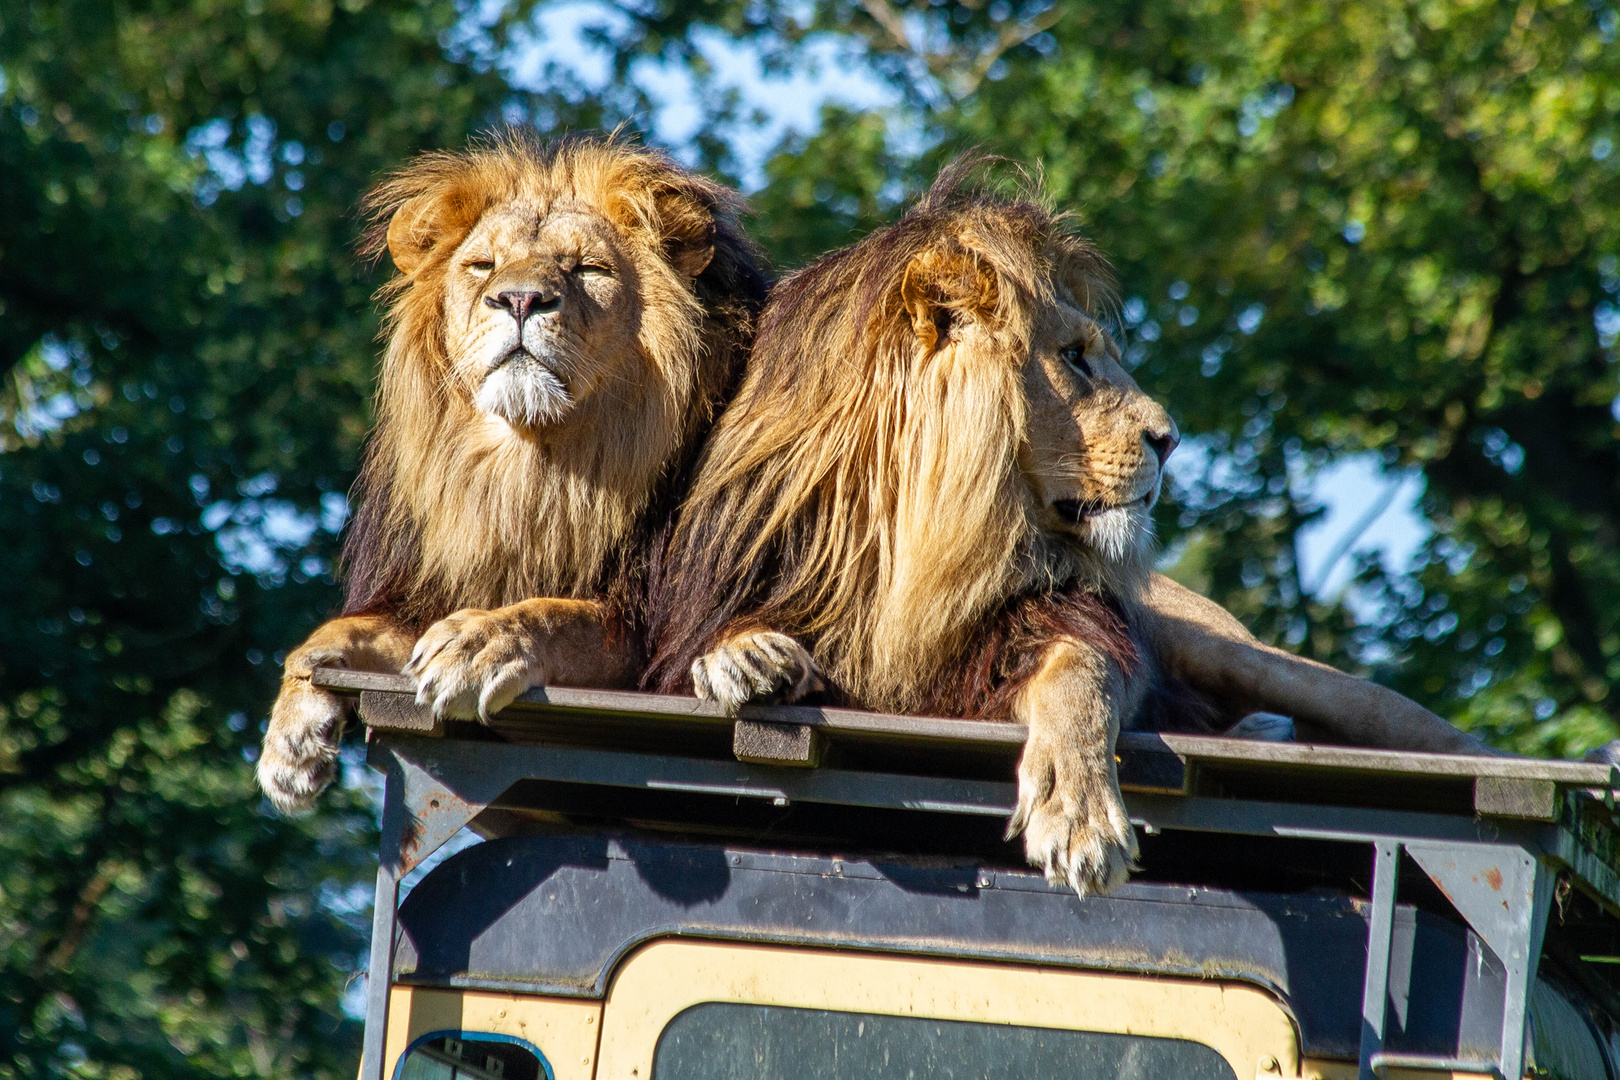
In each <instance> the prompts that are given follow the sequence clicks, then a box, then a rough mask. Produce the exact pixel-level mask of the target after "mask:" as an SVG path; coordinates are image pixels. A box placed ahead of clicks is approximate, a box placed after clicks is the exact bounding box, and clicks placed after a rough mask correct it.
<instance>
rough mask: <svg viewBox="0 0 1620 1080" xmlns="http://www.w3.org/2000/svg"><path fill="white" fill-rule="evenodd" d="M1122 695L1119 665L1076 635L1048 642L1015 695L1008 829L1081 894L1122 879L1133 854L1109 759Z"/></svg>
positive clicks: (1032, 857) (1054, 878)
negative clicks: (1019, 729)
mask: <svg viewBox="0 0 1620 1080" xmlns="http://www.w3.org/2000/svg"><path fill="white" fill-rule="evenodd" d="M1125 695H1126V685H1125V677H1124V676H1123V675H1122V674H1121V673H1120V672H1119V671H1118V669H1117V668H1115V667H1113V666H1112V665H1111V664H1109V663H1108V662H1107V661H1106V660H1105V659H1104V658H1103V657H1101V656H1099V655H1097V654H1096V653H1094V652H1093V651H1092V650H1090V649H1088V648H1086V647H1085V646H1083V645H1081V644H1079V643H1077V642H1073V641H1060V642H1057V643H1055V644H1053V645H1050V646H1048V647H1047V650H1046V654H1045V656H1044V657H1042V660H1041V665H1040V668H1039V669H1038V670H1037V671H1036V673H1035V675H1034V677H1033V678H1031V679H1030V681H1029V683H1028V684H1027V685H1026V686H1025V687H1024V688H1023V690H1022V691H1021V692H1020V693H1019V695H1018V698H1017V700H1016V701H1015V702H1014V704H1013V717H1014V719H1017V720H1021V721H1023V722H1024V723H1026V724H1028V725H1029V739H1028V741H1027V742H1025V744H1024V753H1023V756H1022V757H1020V758H1019V761H1018V806H1017V809H1015V810H1014V811H1013V816H1012V819H1011V820H1010V821H1009V822H1008V823H1007V836H1008V838H1009V839H1010V838H1011V837H1013V836H1016V835H1017V834H1018V833H1019V832H1020V831H1021V832H1023V834H1024V854H1025V855H1026V856H1027V857H1028V858H1029V861H1030V863H1031V864H1032V865H1034V866H1038V867H1040V868H1041V870H1042V871H1043V872H1044V873H1045V874H1046V879H1047V880H1048V881H1050V882H1052V883H1053V884H1058V883H1060V882H1066V883H1067V884H1068V885H1069V887H1070V888H1072V889H1074V891H1075V892H1076V893H1078V894H1079V895H1080V896H1085V895H1086V894H1087V893H1088V892H1097V893H1107V892H1109V891H1111V890H1112V889H1114V888H1116V887H1117V886H1119V885H1121V884H1123V883H1124V881H1125V879H1126V878H1127V877H1128V876H1129V875H1130V871H1131V870H1132V869H1133V868H1134V864H1135V861H1136V855H1137V846H1136V832H1135V830H1134V829H1132V828H1131V822H1130V819H1129V818H1128V817H1127V816H1126V814H1125V800H1124V798H1123V796H1121V795H1120V791H1119V773H1118V770H1117V768H1116V766H1115V762H1114V741H1115V739H1116V738H1117V737H1118V735H1119V717H1120V713H1121V711H1122V708H1123V706H1124V705H1125V701H1124V698H1125Z"/></svg>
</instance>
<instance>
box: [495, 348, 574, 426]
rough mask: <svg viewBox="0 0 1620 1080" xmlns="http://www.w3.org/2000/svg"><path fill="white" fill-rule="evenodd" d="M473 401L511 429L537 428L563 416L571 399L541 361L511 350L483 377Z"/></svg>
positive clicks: (570, 406)
mask: <svg viewBox="0 0 1620 1080" xmlns="http://www.w3.org/2000/svg"><path fill="white" fill-rule="evenodd" d="M473 404H474V405H476V406H477V407H478V410H479V411H480V412H483V413H487V414H488V415H490V416H493V417H496V418H498V419H500V420H504V421H505V422H506V423H507V424H509V425H511V426H512V427H514V428H537V427H541V426H543V425H545V424H553V423H556V422H557V421H559V420H561V419H562V418H563V417H565V416H567V415H568V412H569V410H571V409H572V408H573V406H574V399H573V398H572V397H570V396H569V395H568V388H567V387H566V386H564V385H563V381H562V380H561V379H560V378H558V377H557V374H556V372H554V371H553V370H552V369H551V368H550V366H548V365H547V364H546V363H545V362H544V361H541V360H539V359H536V358H535V357H534V356H533V355H531V354H530V353H528V352H514V353H509V354H508V355H507V356H506V357H505V358H504V359H502V360H501V361H500V362H499V364H498V365H497V367H496V368H495V370H494V371H491V372H490V373H489V374H488V375H486V376H485V377H484V381H483V383H482V384H480V385H479V387H478V393H477V395H476V396H475V397H474V398H473Z"/></svg>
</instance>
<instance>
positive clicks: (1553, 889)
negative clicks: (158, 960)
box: [316, 670, 1620, 1080]
mask: <svg viewBox="0 0 1620 1080" xmlns="http://www.w3.org/2000/svg"><path fill="white" fill-rule="evenodd" d="M316 682H317V685H321V686H326V687H328V688H331V689H333V690H336V691H339V692H342V693H347V694H355V695H358V696H359V704H360V713H361V716H362V718H363V719H364V721H365V722H366V724H367V725H368V728H369V730H368V740H369V760H370V762H371V764H372V766H373V767H375V768H376V769H378V770H380V771H381V772H382V773H383V775H384V777H385V798H384V811H383V842H382V853H381V862H380V868H379V873H378V879H377V906H376V922H375V926H374V929H373V940H372V951H371V962H370V970H371V972H372V973H373V976H374V977H373V978H372V979H371V980H370V984H369V988H368V990H369V999H368V1012H367V1017H366V1031H365V1050H364V1059H363V1061H362V1066H361V1075H362V1077H364V1078H366V1080H382V1078H385V1077H386V1078H395V1080H487V1078H492V1077H498V1078H501V1080H542V1078H544V1080H585V1078H591V1077H600V1078H604V1080H605V1078H612V1080H688V1078H698V1077H702V1078H707V1080H741V1078H749V1080H810V1078H812V1077H813V1078H817V1080H821V1078H824V1077H843V1078H854V1077H861V1078H868V1077H870V1078H876V1080H888V1078H891V1077H892V1078H904V1077H916V1078H925V1077H933V1078H968V1077H974V1078H998V1080H1000V1078H1014V1077H1079V1078H1086V1080H1102V1078H1108V1080H1116V1078H1127V1077H1130V1078H1171V1077H1185V1078H1206V1077H1207V1078H1212V1080H1213V1078H1216V1077H1220V1078H1225V1080H1231V1078H1241V1080H1249V1078H1250V1077H1254V1078H1256V1080H1271V1078H1273V1077H1278V1078H1280V1077H1323V1078H1350V1077H1357V1076H1359V1077H1425V1078H1426V1077H1439V1076H1450V1077H1502V1078H1506V1077H1514V1078H1518V1077H1521V1076H1537V1077H1548V1076H1550V1077H1561V1078H1566V1080H1617V1078H1620V1070H1617V1063H1620V994H1617V988H1620V982H1617V975H1620V966H1617V965H1620V832H1617V829H1616V824H1615V817H1614V792H1615V789H1616V786H1617V785H1620V776H1617V775H1616V774H1614V773H1611V771H1610V770H1609V768H1608V767H1607V766H1598V765H1588V764H1579V763H1572V762H1548V761H1526V760H1509V759H1494V758H1464V757H1437V756H1421V755H1411V754H1393V753H1383V752H1377V751H1369V750H1353V749H1343V748H1332V747H1321V746H1311V745H1299V744H1288V743H1282V744H1279V743H1258V742H1241V741H1237V740H1226V739H1212V738H1193V737H1178V736H1172V735H1164V736H1151V735H1142V734H1127V735H1125V736H1123V737H1122V738H1121V740H1120V745H1119V748H1118V757H1119V761H1120V768H1121V777H1122V781H1123V783H1124V787H1125V789H1126V799H1127V802H1128V805H1129V809H1130V812H1131V816H1132V818H1133V820H1134V821H1135V822H1136V824H1137V827H1138V829H1139V831H1140V832H1141V834H1142V856H1141V860H1140V863H1141V868H1140V871H1139V872H1138V873H1137V874H1136V875H1135V876H1134V877H1133V879H1132V880H1131V882H1130V883H1129V884H1127V885H1125V886H1124V887H1122V888H1120V889H1119V890H1117V891H1116V892H1115V893H1114V894H1113V895H1110V896H1106V897H1097V896H1092V897H1088V898H1086V899H1083V900H1082V899H1078V898H1076V896H1075V895H1074V894H1073V893H1072V892H1071V891H1069V890H1067V889H1065V888H1059V887H1054V886H1050V885H1048V884H1047V883H1046V882H1045V881H1044V880H1043V879H1042V878H1041V877H1040V876H1038V875H1037V874H1034V873H1031V872H1030V871H1029V869H1028V868H1027V867H1026V866H1025V865H1024V862H1023V859H1022V852H1021V850H1020V849H1019V848H1018V847H1017V845H1015V844H1012V843H1008V842H1006V841H1005V840H1003V838H1002V831H1003V828H1004V821H1005V819H1006V816H1007V814H1008V812H1009V810H1010V808H1011V806H1012V802H1013V795H1014V792H1013V784H1012V782H1011V779H1012V776H1013V765H1014V762H1015V760H1016V758H1017V754H1018V751H1019V747H1020V745H1021V741H1022V739H1023V736H1024V732H1023V730H1022V729H1021V728H1019V727H1018V726H1016V725H1012V724H1000V723H986V722H970V721H959V720H933V719H919V718H914V717H894V716H881V715H874V714H870V713H861V712H853V711H844V710H837V709H816V708H795V707H773V708H757V709H751V710H748V711H746V712H745V713H744V716H743V718H742V719H740V720H737V721H735V722H733V721H731V720H728V719H726V718H725V717H723V716H721V715H719V713H718V711H717V710H716V709H714V708H713V707H711V706H709V705H707V704H704V703H700V702H698V701H695V700H692V699H689V698H674V697H657V696H653V695H645V694H628V693H607V692H589V691H578V690H563V689H543V690H535V691H531V692H530V693H528V694H526V695H524V697H522V698H521V699H520V700H519V701H518V702H517V703H516V704H514V705H513V706H512V707H511V708H509V709H507V710H506V711H505V712H503V713H501V714H500V715H499V716H497V717H496V718H495V720H494V722H493V723H492V724H491V725H490V726H488V727H482V726H477V725H459V724H453V723H452V724H450V725H448V726H442V725H436V724H434V723H433V722H432V720H431V719H430V718H429V717H427V716H426V715H425V714H424V713H422V712H421V711H419V710H418V709H417V708H416V706H415V705H414V698H413V695H412V689H413V688H412V686H411V684H410V682H409V681H408V680H406V679H404V678H402V677H396V676H382V675H370V674H361V673H356V672H349V671H335V670H324V671H320V672H317V673H316ZM467 825H470V826H471V827H472V829H473V830H474V831H476V832H478V833H479V834H480V835H482V836H483V837H485V838H486V839H485V840H484V842H482V843H478V844H475V845H473V846H471V847H468V848H466V849H465V850H462V851H460V852H458V853H457V854H455V855H453V856H451V857H449V858H447V859H445V860H444V861H442V862H441V863H439V865H437V866H436V867H435V868H433V869H432V870H431V871H430V872H428V873H427V874H426V875H425V876H424V877H422V878H421V880H420V881H418V882H417V883H416V884H415V886H414V888H413V889H412V890H411V891H410V892H409V895H408V896H407V898H406V899H405V900H404V902H403V903H402V904H399V905H398V906H397V907H396V900H397V897H398V893H399V884H400V880H401V878H402V876H403V875H405V874H406V873H408V872H409V871H410V870H412V868H414V867H417V866H418V865H420V864H421V863H422V861H423V860H424V859H426V858H427V857H428V856H429V855H430V854H432V853H433V852H434V851H435V850H436V849H437V848H439V847H440V846H441V845H442V844H444V843H445V841H446V840H447V839H449V838H450V837H451V836H452V835H454V834H455V833H456V832H457V831H458V830H460V829H461V828H462V827H463V826H467Z"/></svg>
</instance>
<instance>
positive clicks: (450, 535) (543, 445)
mask: <svg viewBox="0 0 1620 1080" xmlns="http://www.w3.org/2000/svg"><path fill="white" fill-rule="evenodd" d="M518 198H524V199H528V200H533V201H536V202H538V203H540V204H541V205H544V206H559V207H564V208H572V209H583V210H586V211H588V212H592V213H595V214H598V215H600V216H602V217H603V218H605V219H606V220H607V221H609V222H610V223H611V224H612V225H613V226H614V227H615V229H616V233H617V235H618V236H619V237H620V238H621V239H622V241H623V242H624V244H625V245H626V248H627V249H628V251H629V252H630V257H631V262H632V264H633V266H634V270H635V278H636V284H635V288H636V290H637V293H638V297H639V311H638V315H639V324H638V330H637V334H636V347H637V348H638V349H639V351H640V353H641V360H642V361H643V362H642V363H641V364H640V365H639V366H638V367H637V369H636V370H637V371H638V372H640V373H642V374H641V375H640V376H638V377H637V378H635V379H630V380H626V381H624V382H623V383H620V384H617V385H615V386H613V387H612V388H610V390H609V391H607V392H603V393H598V394H595V395H593V396H592V397H590V398H588V399H587V400H586V401H585V402H583V403H582V404H581V407H580V409H579V410H578V413H577V415H576V416H575V417H573V418H572V421H571V422H570V424H569V425H568V428H567V431H566V432H565V433H563V434H560V435H557V434H551V435H548V434H544V433H543V434H541V435H539V436H536V437H533V438H525V439H515V438H511V437H509V436H508V437H502V436H501V434H500V433H499V432H498V431H497V430H496V429H495V428H493V427H492V425H491V424H490V423H489V422H488V421H487V418H483V417H480V416H479V414H478V413H477V410H476V408H475V406H474V404H473V403H472V402H471V401H470V400H468V398H467V396H466V394H465V393H463V392H461V391H459V390H458V389H457V387H456V386H455V385H454V383H453V382H452V380H451V379H450V378H449V361H448V356H447V352H446V343H445V340H444V337H445V317H444V304H443V297H444V291H445V283H446V275H447V273H448V268H449V265H450V262H451V256H452V255H453V253H454V252H455V251H456V249H457V247H458V245H459V244H460V243H461V241H462V239H464V238H465V237H466V235H467V233H468V230H470V229H471V228H472V227H473V226H474V225H475V224H476V223H477V221H478V220H479V218H480V216H481V215H482V214H483V213H484V212H485V211H486V210H489V209H491V208H494V207H498V206H500V205H502V204H503V203H505V202H507V201H509V200H513V199H518ZM367 208H368V209H369V211H370V212H371V215H372V219H373V221H374V222H375V226H374V228H373V229H372V230H371V232H370V234H369V236H368V239H367V241H366V248H367V250H369V251H370V252H372V253H380V252H382V251H383V250H384V248H385V247H386V249H387V250H389V251H390V252H391V253H392V254H393V256H394V260H395V262H396V264H397V265H398V266H399V268H400V270H401V272H400V273H399V274H398V275H397V276H396V277H395V278H394V279H393V280H392V281H391V282H389V284H387V285H386V286H385V287H384V289H383V291H382V294H381V295H382V296H383V297H384V298H386V299H387V300H388V301H389V305H390V306H389V310H388V314H387V321H386V324H385V326H386V333H387V335H388V349H387V353H386V356H385V358H384V360H383V363H382V370H381V374H380V377H379V384H378V392H377V426H376V430H375V432H374V433H373V435H372V437H371V440H370V442H369V444H368V446H367V450H366V454H365V457H364V461H363V464H362V467H361V472H360V476H359V479H358V480H357V482H356V485H355V496H356V498H357V501H358V503H359V509H358V511H357V514H356V518H355V521H354V524H353V526H352V528H351V530H350V533H349V536H348V539H347V542H346V544H345V548H344V555H345V561H346V563H347V566H348V573H349V580H348V596H347V604H346V608H345V612H346V613H349V614H354V613H365V612H372V611H386V612H388V613H390V614H392V615H394V616H396V617H398V618H400V619H402V620H404V621H405V622H407V623H410V624H415V625H418V626H424V625H426V624H427V623H429V622H431V621H433V620H435V619H437V618H440V617H443V616H445V615H447V614H449V613H450V612H451V611H453V610H455V609H458V608H464V607H481V608H494V607H499V606H502V605H505V604H510V603H513V602H516V601H519V600H524V599H527V598H530V597H537V596H552V597H562V598H569V597H595V598H598V599H607V600H609V601H617V602H618V604H620V605H621V606H624V605H631V604H632V603H633V599H632V598H633V597H634V595H635V594H636V592H637V591H638V589H639V585H638V584H637V583H638V582H639V581H640V579H641V569H642V566H643V564H644V563H645V554H646V549H647V547H648V544H649V543H650V536H651V532H652V531H653V530H655V529H656V528H657V527H658V526H659V524H660V523H661V521H662V520H663V519H667V517H668V516H669V515H670V512H671V511H672V510H673V499H674V495H675V493H676V492H677V491H678V488H679V485H680V484H681V483H682V482H683V480H684V474H685V473H686V472H687V470H688V469H689V468H690V464H691V459H692V457H693V455H694V453H695V450H696V446H697V444H698V442H699V441H700V439H701V436H702V434H703V433H704V432H705V431H706V430H707V427H708V425H709V422H710V421H711V420H712V419H713V415H714V412H715V411H716V408H717V406H718V403H719V402H720V401H721V400H722V399H723V398H724V396H725V394H726V393H728V392H729V390H730V387H731V385H732V383H733V382H734V379H735V374H736V371H737V369H738V367H739V365H740V361H741V358H742V356H743V353H744V350H745V349H746V347H747V343H748V340H749V338H750V336H751V328H752V321H753V318H754V315H755V313H756V312H757V311H758V308H759V305H760V304H761V303H762V302H763V298H764V293H765V289H766V286H767V282H766V277H765V274H764V272H763V270H762V267H763V258H762V256H760V255H759V253H758V252H757V250H756V249H755V248H754V247H753V246H752V245H751V244H750V243H749V242H748V241H747V240H746V239H745V238H744V236H743V234H742V232H741V229H740V228H739V226H738V224H737V215H738V211H739V209H740V200H739V198H738V197H737V196H736V195H735V194H734V193H732V192H731V191H729V190H728V189H726V188H724V187H722V186H721V185H719V184H716V183H713V182H712V181H709V180H705V179H703V178H701V177H698V176H694V175H693V174H691V173H689V172H687V171H686V170H685V169H683V168H681V167H680V166H679V165H678V164H676V163H675V162H674V161H672V160H671V159H670V158H668V157H667V156H665V155H663V154H661V153H658V152H656V151H653V150H650V149H646V148H643V147H640V146H636V145H634V144H632V143H630V142H628V141H626V140H624V139H622V138H619V137H617V136H611V135H610V136H572V137H568V138H563V139H559V140H553V141H549V142H548V141H543V140H542V139H540V138H539V137H538V136H535V135H533V134H531V133H527V132H524V131H520V130H513V131H508V132H505V133H502V134H499V135H497V136H494V137H492V138H490V139H488V140H487V141H485V142H483V143H481V144H477V145H475V146H474V147H473V148H471V149H470V150H468V151H466V152H461V153H434V154H428V155H425V156H423V157H421V158H419V159H418V160H417V161H415V162H414V163H413V164H411V165H410V166H408V167H407V168H405V169H404V170H403V171H401V172H400V173H398V174H397V175H395V176H394V177H392V178H391V179H389V180H387V181H386V182H384V183H383V184H381V185H380V186H379V187H378V188H377V189H376V190H375V191H374V192H373V193H372V194H371V195H370V196H369V198H368V200H367ZM710 247H712V249H713V257H712V259H711V260H709V261H708V263H707V266H706V267H705V268H704V269H703V270H702V272H701V273H700V274H698V275H697V277H696V278H695V279H690V278H683V277H682V276H681V274H680V273H679V272H678V269H677V264H678V263H679V261H680V260H681V258H682V257H683V255H684V254H685V253H687V252H690V251H695V250H699V249H702V250H703V251H705V252H706V251H707V249H708V248H710ZM689 281H690V284H689Z"/></svg>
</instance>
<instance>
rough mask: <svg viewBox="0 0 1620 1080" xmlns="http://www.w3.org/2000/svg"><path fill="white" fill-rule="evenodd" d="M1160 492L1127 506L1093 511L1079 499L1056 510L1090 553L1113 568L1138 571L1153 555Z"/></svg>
mask: <svg viewBox="0 0 1620 1080" xmlns="http://www.w3.org/2000/svg"><path fill="white" fill-rule="evenodd" d="M1157 502H1158V492H1157V490H1155V491H1154V492H1153V493H1152V494H1149V495H1144V496H1142V497H1141V498H1139V499H1135V500H1133V501H1131V502H1128V503H1126V504H1125V505H1123V506H1106V507H1095V508H1089V509H1088V507H1087V506H1086V504H1085V503H1083V502H1081V501H1080V500H1078V499H1060V500H1059V501H1057V502H1055V503H1053V504H1052V510H1053V512H1054V513H1056V514H1057V516H1058V517H1059V518H1061V519H1063V521H1064V522H1065V523H1066V524H1068V525H1069V526H1070V527H1071V528H1072V530H1073V535H1074V537H1075V539H1076V540H1078V541H1079V543H1080V545H1081V546H1082V547H1083V548H1085V549H1086V550H1088V551H1090V552H1092V553H1094V554H1095V555H1096V557H1097V558H1099V559H1101V560H1102V561H1103V562H1104V563H1107V564H1109V565H1110V566H1114V567H1119V568H1122V569H1123V568H1125V567H1134V566H1135V565H1137V564H1138V563H1140V562H1141V561H1142V559H1143V558H1145V557H1146V556H1147V555H1149V554H1151V553H1152V551H1153V540H1154V531H1153V506H1154V504H1155V503H1157Z"/></svg>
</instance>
